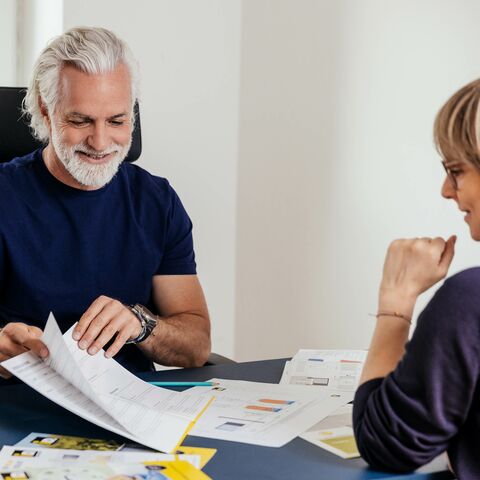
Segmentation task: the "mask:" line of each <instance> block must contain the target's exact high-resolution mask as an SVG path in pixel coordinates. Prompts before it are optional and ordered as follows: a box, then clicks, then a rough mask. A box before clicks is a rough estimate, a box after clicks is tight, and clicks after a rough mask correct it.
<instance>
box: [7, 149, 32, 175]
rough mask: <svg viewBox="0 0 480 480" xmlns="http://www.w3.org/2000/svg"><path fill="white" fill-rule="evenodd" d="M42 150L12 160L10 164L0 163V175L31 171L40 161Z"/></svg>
mask: <svg viewBox="0 0 480 480" xmlns="http://www.w3.org/2000/svg"><path fill="white" fill-rule="evenodd" d="M40 154H41V150H35V151H33V152H31V153H29V154H27V155H24V156H23V157H15V158H12V160H10V161H9V162H4V163H0V174H4V175H5V174H7V175H8V174H10V173H13V172H16V171H18V169H29V168H31V167H32V166H33V165H34V163H35V162H36V161H37V160H38V158H39V155H40Z"/></svg>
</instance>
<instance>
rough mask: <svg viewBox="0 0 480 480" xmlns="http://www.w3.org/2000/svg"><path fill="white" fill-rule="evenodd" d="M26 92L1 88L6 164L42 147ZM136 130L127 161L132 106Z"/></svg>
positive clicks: (220, 359) (134, 155) (1, 157)
mask: <svg viewBox="0 0 480 480" xmlns="http://www.w3.org/2000/svg"><path fill="white" fill-rule="evenodd" d="M25 93H26V89H25V88H19V87H0V163H3V162H9V161H10V160H12V159H13V158H15V157H21V156H23V155H26V154H28V153H30V152H33V151H34V150H36V149H37V148H39V147H41V146H42V144H41V142H39V141H38V140H37V139H35V138H34V137H33V136H32V134H31V131H30V127H29V126H28V123H27V122H26V119H25V117H24V116H23V115H22V109H21V106H22V101H23V98H24V97H25ZM134 110H135V128H134V130H133V133H132V145H131V147H130V150H129V152H128V155H127V157H126V159H125V160H126V161H127V162H134V161H135V160H137V159H138V157H140V154H141V153H142V135H141V131H140V111H139V108H138V103H136V104H135V109H134ZM223 363H235V362H234V361H233V360H231V359H229V358H227V357H224V356H222V355H219V354H217V353H211V354H210V356H209V358H208V361H207V363H206V364H205V365H219V364H223Z"/></svg>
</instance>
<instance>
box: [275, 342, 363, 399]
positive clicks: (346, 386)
mask: <svg viewBox="0 0 480 480" xmlns="http://www.w3.org/2000/svg"><path fill="white" fill-rule="evenodd" d="M366 357H367V351H366V350H299V351H298V352H297V353H296V354H295V356H294V357H293V358H292V360H290V361H288V362H286V364H285V369H284V371H283V375H282V378H281V380H280V383H281V384H282V385H312V386H315V387H319V389H322V390H324V389H326V390H341V391H346V392H355V390H356V389H357V386H358V382H359V380H360V374H361V373H362V369H363V364H364V363H365V359H366Z"/></svg>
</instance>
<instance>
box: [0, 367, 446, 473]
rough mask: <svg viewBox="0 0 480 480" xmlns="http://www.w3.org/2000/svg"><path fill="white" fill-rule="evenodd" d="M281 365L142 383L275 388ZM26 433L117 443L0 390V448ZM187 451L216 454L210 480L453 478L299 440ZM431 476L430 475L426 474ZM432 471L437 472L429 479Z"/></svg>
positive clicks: (205, 443)
mask: <svg viewBox="0 0 480 480" xmlns="http://www.w3.org/2000/svg"><path fill="white" fill-rule="evenodd" d="M284 364H285V359H281V360H265V361H261V362H247V363H236V364H226V365H216V366H209V367H202V368H194V369H193V368H192V369H184V370H169V371H163V372H156V373H154V372H151V373H147V374H143V375H141V377H142V378H144V379H145V380H153V379H156V380H163V381H172V380H173V381H182V380H183V381H187V380H192V381H201V380H208V379H210V378H213V377H217V378H226V379H233V380H251V381H259V382H274V383H276V382H278V381H279V380H280V377H281V374H282V371H283V366H284ZM30 432H48V433H57V434H64V435H79V436H85V437H94V438H116V439H119V438H120V437H118V436H117V435H115V434H112V433H111V432H108V431H105V430H104V429H102V428H100V427H97V426H95V425H93V424H91V423H89V422H87V421H85V420H83V419H81V418H80V417H77V416H76V415H73V414H72V413H70V412H68V411H67V410H64V409H63V408H61V407H59V406H58V405H56V404H54V403H53V402H51V401H49V400H47V399H46V398H44V397H42V396H41V395H40V394H38V393H37V392H35V391H34V390H32V389H31V388H29V387H27V386H26V385H23V384H19V385H10V386H3V387H2V388H0V446H3V445H12V444H15V443H16V442H18V441H19V440H20V439H22V438H23V437H25V436H26V435H28V434H29V433H30ZM185 444H186V445H192V446H198V447H212V448H216V449H217V450H218V452H217V454H216V455H215V456H214V457H213V459H212V460H211V461H210V462H209V463H208V464H207V466H206V467H205V469H204V471H205V473H207V474H208V475H210V476H211V477H212V478H214V479H216V480H217V479H226V480H240V479H241V480H257V479H258V480H260V479H261V480H263V479H266V480H270V479H271V480H283V479H284V480H302V479H305V480H306V479H308V480H312V479H322V480H323V479H325V480H336V479H341V480H365V479H390V478H392V479H396V480H400V479H407V478H408V479H427V478H428V479H435V480H444V479H445V480H446V479H451V478H453V477H452V476H451V474H450V473H448V472H446V471H442V469H443V466H444V463H443V462H442V463H440V464H439V466H435V465H432V466H430V467H428V468H427V469H426V470H425V469H424V470H423V471H421V472H420V471H419V472H415V473H412V474H410V475H392V474H388V473H382V472H377V471H373V470H370V469H368V468H367V466H366V464H365V462H364V461H363V460H361V459H354V460H343V459H341V458H339V457H336V456H335V455H333V454H331V453H329V452H326V451H324V450H322V449H321V448H318V447H316V446H315V445H313V444H311V443H309V442H306V441H304V440H302V439H300V438H296V439H295V440H293V441H292V442H290V443H289V444H287V445H285V446H284V447H282V448H268V447H259V446H255V445H247V444H242V443H235V442H226V441H222V440H213V439H208V438H200V437H193V436H189V437H187V438H186V440H185ZM429 470H430V472H428V471H429ZM432 470H433V471H434V470H437V471H436V472H433V473H432Z"/></svg>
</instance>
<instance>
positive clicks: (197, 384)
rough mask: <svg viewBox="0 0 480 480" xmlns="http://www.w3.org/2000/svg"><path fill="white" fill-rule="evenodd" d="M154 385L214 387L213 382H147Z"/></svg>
mask: <svg viewBox="0 0 480 480" xmlns="http://www.w3.org/2000/svg"><path fill="white" fill-rule="evenodd" d="M148 383H149V384H150V385H155V386H156V387H214V386H215V385H218V384H217V383H215V382H148Z"/></svg>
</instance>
